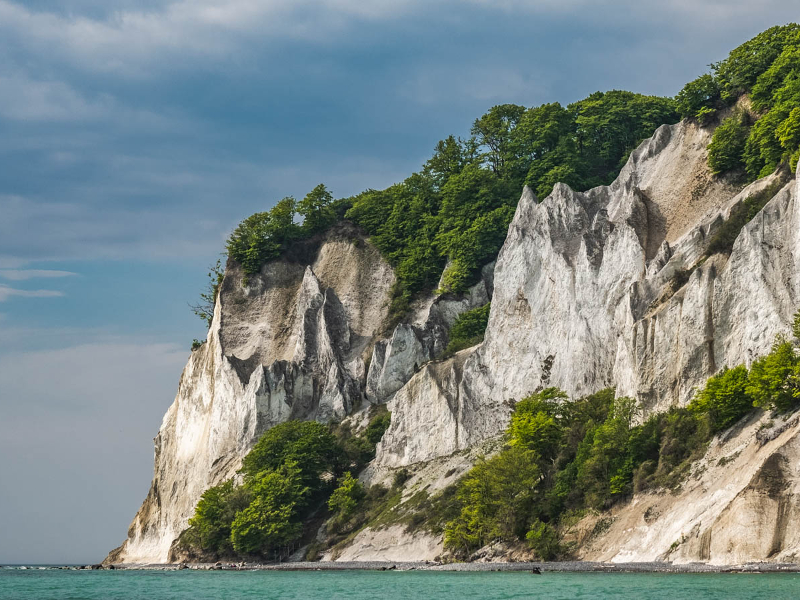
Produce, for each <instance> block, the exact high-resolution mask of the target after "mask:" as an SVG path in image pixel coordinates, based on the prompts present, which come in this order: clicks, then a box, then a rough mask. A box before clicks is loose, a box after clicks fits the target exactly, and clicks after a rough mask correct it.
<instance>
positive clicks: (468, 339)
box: [445, 303, 491, 354]
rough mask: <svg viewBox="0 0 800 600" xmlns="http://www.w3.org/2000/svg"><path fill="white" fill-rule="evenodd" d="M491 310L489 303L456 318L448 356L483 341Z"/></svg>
mask: <svg viewBox="0 0 800 600" xmlns="http://www.w3.org/2000/svg"><path fill="white" fill-rule="evenodd" d="M490 308H491V304H490V303H487V304H484V305H483V306H479V307H478V308H473V309H472V310H468V311H466V312H463V313H461V314H460V315H459V316H458V317H457V318H456V320H455V322H454V323H453V326H452V327H451V328H450V342H449V343H448V344H447V350H446V351H445V353H446V354H453V353H455V352H458V351H459V350H463V349H464V348H469V347H471V346H474V345H475V344H479V343H480V342H482V341H483V334H484V333H485V332H486V325H487V324H488V323H489V310H490Z"/></svg>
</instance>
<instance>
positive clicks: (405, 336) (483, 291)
mask: <svg viewBox="0 0 800 600" xmlns="http://www.w3.org/2000/svg"><path fill="white" fill-rule="evenodd" d="M494 266H495V264H494V263H493V262H492V263H490V264H488V265H486V266H485V267H484V268H483V269H482V271H481V279H480V281H478V283H476V284H475V285H473V286H472V287H471V288H469V290H468V291H467V293H466V294H464V295H462V296H456V295H454V294H443V295H439V296H433V297H430V298H425V299H424V300H422V301H421V302H419V303H418V306H417V307H416V310H415V311H414V314H413V316H412V318H411V319H410V322H409V323H401V324H400V325H398V326H397V327H396V328H395V330H394V332H393V333H392V335H391V337H389V338H388V339H386V340H381V341H379V342H377V343H376V344H375V349H374V350H373V352H372V360H371V361H370V365H369V373H368V374H367V390H366V391H367V397H368V398H369V399H370V401H372V402H375V403H382V402H386V401H388V400H390V399H391V398H392V397H393V396H394V394H395V393H396V392H397V391H398V390H400V389H401V388H402V387H403V386H404V385H405V384H406V382H407V381H408V380H409V379H411V377H412V376H413V375H414V373H416V372H417V371H419V370H420V368H421V367H422V365H423V364H425V363H427V362H428V361H430V360H432V359H433V358H434V357H436V356H439V355H441V354H442V352H443V351H444V350H445V348H446V346H447V342H448V332H449V330H450V327H452V326H453V323H455V320H456V318H457V317H458V315H460V314H461V313H463V312H465V311H468V310H471V309H473V308H477V307H479V306H483V305H484V304H486V303H487V302H489V301H490V300H491V298H492V293H493V291H494Z"/></svg>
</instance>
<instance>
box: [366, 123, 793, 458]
mask: <svg viewBox="0 0 800 600" xmlns="http://www.w3.org/2000/svg"><path fill="white" fill-rule="evenodd" d="M710 135H711V134H710V132H709V131H706V130H703V129H701V128H699V127H697V126H696V125H693V124H690V123H686V122H683V123H679V124H676V125H672V126H662V127H660V128H659V129H658V130H657V131H656V133H655V135H654V136H653V138H651V139H650V140H648V141H646V142H644V143H643V144H642V145H641V146H640V147H639V148H638V149H637V150H636V151H635V152H633V153H632V154H631V156H630V159H629V160H628V163H627V165H626V166H625V168H624V169H623V170H622V172H621V173H620V175H619V177H618V178H617V179H616V181H614V183H613V184H612V185H610V186H607V187H599V188H595V189H592V190H589V191H588V192H585V193H580V192H575V191H573V190H571V189H569V188H568V187H567V186H565V185H560V184H559V185H557V186H556V187H555V189H554V190H553V193H552V194H551V195H550V196H548V197H547V198H546V199H545V200H544V201H543V202H541V203H537V201H536V198H535V197H534V195H533V194H532V193H531V192H530V190H528V189H526V190H525V192H524V193H523V195H522V198H521V199H520V203H519V206H518V208H517V212H516V215H515V217H514V220H513V221H512V223H511V226H510V227H509V232H508V237H507V238H506V242H505V245H504V246H503V248H502V250H501V251H500V255H499V257H498V260H497V266H496V268H495V271H494V295H493V297H492V307H491V312H490V316H489V325H488V328H487V330H486V337H485V341H484V342H483V344H481V345H480V346H479V347H478V348H477V349H476V350H475V351H474V352H471V353H470V354H469V356H468V357H467V358H466V359H465V360H464V361H463V365H461V364H459V361H460V360H461V359H460V358H459V359H452V360H451V361H450V362H448V363H445V364H443V365H437V366H436V368H435V369H434V368H432V367H429V368H424V369H423V370H421V371H420V372H419V373H417V374H416V375H415V376H414V377H413V378H412V379H411V380H410V381H409V383H408V384H407V385H406V386H405V388H403V389H401V390H400V391H398V392H397V394H396V395H395V396H394V399H393V400H392V401H391V402H390V404H389V407H390V410H391V411H392V423H391V426H390V428H389V430H388V432H387V434H386V435H385V436H384V439H383V441H382V442H381V444H380V445H379V448H378V456H377V461H378V463H379V464H382V465H385V466H400V465H407V464H411V463H413V462H417V461H425V460H430V459H432V458H435V457H438V456H442V455H443V454H442V453H447V452H453V451H455V450H460V449H463V448H467V447H469V446H472V445H474V444H476V443H478V442H480V441H481V440H483V439H487V438H489V437H491V436H494V435H497V434H498V433H500V432H501V431H502V430H503V429H504V427H505V426H506V423H507V419H508V415H509V413H510V409H511V406H510V404H509V401H510V400H512V399H515V400H519V399H521V398H523V397H525V396H526V395H528V394H530V393H531V392H533V391H535V390H536V389H539V388H541V387H546V386H557V387H560V388H562V389H564V390H565V391H566V392H567V393H568V394H569V395H570V396H572V397H579V396H581V395H584V394H588V393H592V392H595V391H597V390H599V389H602V388H605V387H611V386H613V387H616V389H617V393H618V394H619V395H629V396H633V397H636V398H637V399H639V400H640V401H641V403H642V405H643V406H644V408H645V415H646V414H647V413H648V412H651V411H654V410H664V409H666V408H668V407H669V406H672V405H676V404H677V405H682V404H685V403H687V402H688V401H689V400H690V399H691V397H692V396H693V393H694V389H695V388H696V387H697V386H699V385H702V384H703V383H705V380H706V379H707V378H708V377H709V376H710V375H712V374H713V373H715V372H716V371H717V370H718V369H720V368H721V367H722V366H724V365H729V366H733V365H736V364H739V363H742V362H745V363H749V362H750V361H751V360H752V359H753V358H754V357H756V356H758V355H761V354H764V353H766V352H767V351H768V350H769V347H770V345H771V343H772V341H773V339H774V336H775V335H776V334H778V333H782V332H787V331H788V330H789V328H790V322H791V317H792V314H793V312H794V311H795V310H797V307H798V305H800V260H798V259H800V256H799V255H798V253H800V243H799V242H800V237H799V236H800V208H798V203H797V192H796V183H795V182H794V181H791V182H789V183H788V184H787V185H786V186H785V187H784V188H783V190H782V191H780V192H779V193H778V194H777V195H776V196H775V197H774V198H773V199H772V200H771V201H770V202H769V204H768V205H767V206H766V207H765V208H764V210H762V211H761V212H760V213H759V215H758V216H757V217H756V218H755V219H754V220H753V221H752V222H751V223H750V224H749V225H748V226H747V227H746V228H745V229H744V230H743V231H742V232H741V233H740V235H739V237H738V238H737V239H736V243H735V245H734V247H733V251H732V254H731V256H730V258H729V259H726V258H725V257H723V256H716V257H712V258H710V259H708V260H706V261H705V262H702V261H701V260H700V259H701V257H702V256H703V254H704V252H705V249H706V247H707V246H708V243H709V241H710V239H711V237H712V236H713V234H714V233H715V232H716V231H717V230H718V229H719V227H720V225H721V223H722V222H723V220H724V218H726V217H727V215H728V214H729V213H730V211H731V209H732V208H733V207H734V206H735V205H737V204H738V203H740V202H742V201H744V200H745V199H746V198H747V197H749V196H750V195H751V194H753V193H755V192H757V191H759V190H761V189H763V188H766V187H767V186H769V185H770V184H772V183H773V182H774V181H775V179H776V177H777V176H776V175H775V176H771V177H768V178H766V179H764V180H761V181H759V182H756V183H754V184H752V185H751V186H749V187H748V188H747V189H745V190H742V191H741V192H739V190H738V189H735V188H733V187H731V186H730V185H728V184H726V183H725V182H724V181H721V180H719V179H717V178H714V177H712V175H711V173H709V172H708V169H707V167H706V159H707V155H706V145H707V143H708V141H709V139H710ZM690 224H691V225H690ZM428 431H435V432H436V435H428V434H427V432H428ZM441 432H444V434H445V435H446V438H445V439H442V437H441V435H442V434H441Z"/></svg>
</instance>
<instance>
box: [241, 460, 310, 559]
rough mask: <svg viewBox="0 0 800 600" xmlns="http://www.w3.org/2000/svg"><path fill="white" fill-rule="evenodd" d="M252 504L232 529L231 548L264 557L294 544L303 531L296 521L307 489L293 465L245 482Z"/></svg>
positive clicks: (243, 511) (295, 465) (288, 464)
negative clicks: (282, 547) (291, 543)
mask: <svg viewBox="0 0 800 600" xmlns="http://www.w3.org/2000/svg"><path fill="white" fill-rule="evenodd" d="M246 485H247V487H248V489H249V490H250V493H251V494H252V496H253V500H252V502H250V504H249V505H248V506H247V508H245V509H244V510H241V511H239V512H238V513H237V515H236V518H235V519H234V521H233V524H232V525H231V541H232V542H233V548H234V550H236V551H237V552H240V553H243V554H266V553H268V552H269V551H272V550H275V549H277V548H279V547H280V546H284V545H286V544H288V543H290V542H292V541H293V540H295V539H296V538H297V537H298V536H299V535H300V532H301V531H302V524H301V523H300V522H299V521H298V520H297V518H298V514H299V509H300V507H302V506H303V505H304V503H305V500H306V497H307V496H308V494H309V488H308V487H305V486H304V485H303V482H302V475H301V471H300V469H299V468H298V466H297V463H296V462H294V461H287V462H286V463H285V464H283V465H282V466H281V467H280V468H279V469H278V470H276V471H271V470H270V471H263V472H261V473H259V474H258V475H256V476H255V477H252V478H251V479H250V480H248V482H247V484H246Z"/></svg>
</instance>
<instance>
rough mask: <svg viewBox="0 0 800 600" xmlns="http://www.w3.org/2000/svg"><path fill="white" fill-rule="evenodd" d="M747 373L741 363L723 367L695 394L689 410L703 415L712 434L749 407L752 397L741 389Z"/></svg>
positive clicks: (746, 411)
mask: <svg viewBox="0 0 800 600" xmlns="http://www.w3.org/2000/svg"><path fill="white" fill-rule="evenodd" d="M747 375H748V374H747V368H746V367H745V366H744V365H739V366H738V367H734V368H733V369H729V368H728V367H725V368H724V369H723V370H722V371H721V372H720V373H718V374H717V375H715V376H713V377H711V378H710V379H709V380H708V381H707V382H706V385H705V387H704V388H703V389H702V390H700V391H699V392H698V393H697V395H696V396H695V398H694V400H692V403H691V404H690V405H689V408H690V410H694V411H696V412H700V413H705V414H707V415H708V418H709V419H710V422H711V428H712V430H713V431H714V432H715V433H716V432H717V431H721V430H723V429H727V428H728V427H730V426H731V425H733V424H734V423H736V422H737V421H738V420H739V419H741V418H742V417H743V416H744V415H746V414H747V413H749V412H750V411H751V410H752V409H753V398H751V397H750V395H749V394H748V393H747V391H746V390H745V388H746V386H747Z"/></svg>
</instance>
